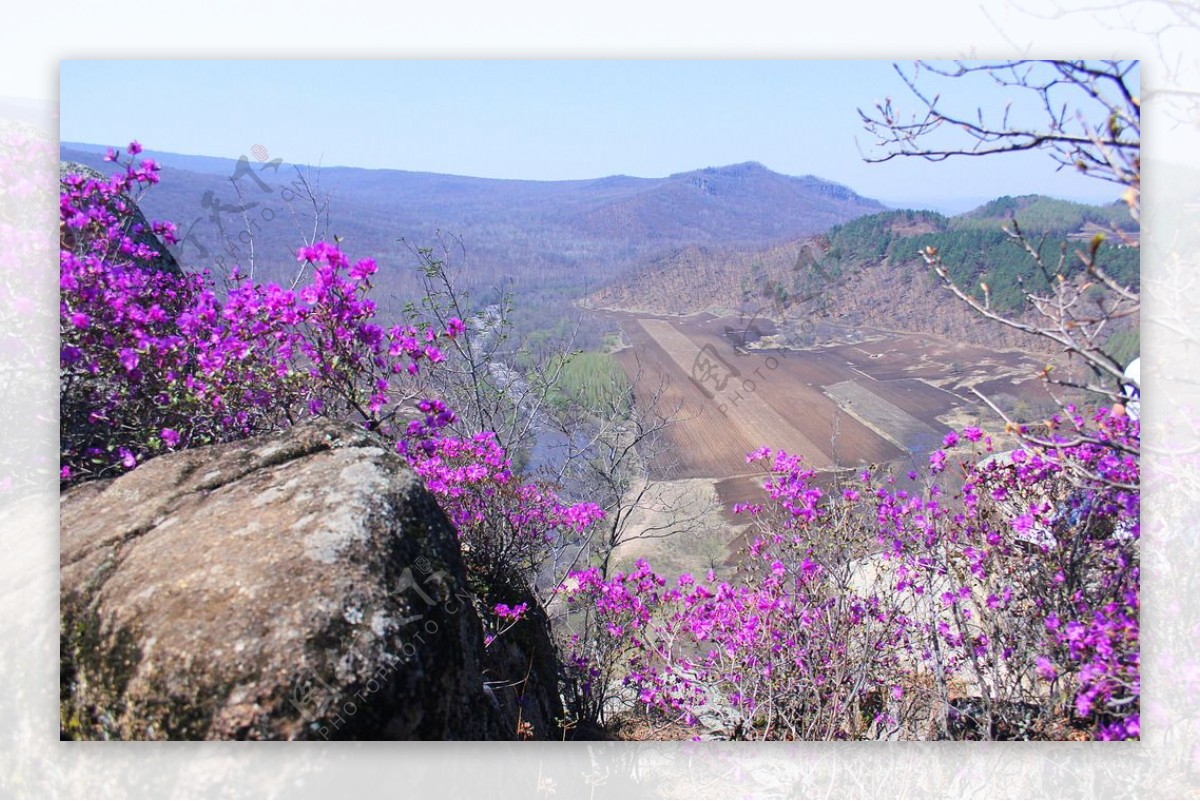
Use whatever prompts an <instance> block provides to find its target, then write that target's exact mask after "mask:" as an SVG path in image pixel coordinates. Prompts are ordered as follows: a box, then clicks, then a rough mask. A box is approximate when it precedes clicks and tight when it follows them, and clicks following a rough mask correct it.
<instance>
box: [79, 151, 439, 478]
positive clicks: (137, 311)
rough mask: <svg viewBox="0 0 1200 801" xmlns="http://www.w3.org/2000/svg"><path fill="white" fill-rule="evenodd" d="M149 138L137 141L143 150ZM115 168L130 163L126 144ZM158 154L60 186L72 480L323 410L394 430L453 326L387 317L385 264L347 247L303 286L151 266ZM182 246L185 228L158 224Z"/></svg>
mask: <svg viewBox="0 0 1200 801" xmlns="http://www.w3.org/2000/svg"><path fill="white" fill-rule="evenodd" d="M139 151H140V147H139V146H138V144H137V143H136V142H134V143H132V144H131V145H130V146H129V154H130V156H134V155H136V154H137V153H138V152H139ZM110 158H111V159H112V160H114V161H116V160H117V156H116V154H114V153H111V152H110ZM157 172H158V167H157V165H155V164H154V162H153V161H152V160H149V159H147V160H143V161H142V162H141V163H140V164H139V165H137V166H134V165H133V163H132V162H130V163H129V164H128V165H127V166H126V167H125V172H124V173H123V174H117V175H115V176H113V178H112V179H110V180H109V181H107V182H105V181H98V180H95V179H87V178H84V177H82V176H68V177H66V178H65V179H64V181H63V186H62V192H61V195H60V213H61V216H60V219H61V227H60V230H61V236H60V240H61V241H60V244H61V247H60V263H61V277H60V290H61V294H60V337H61V345H60V374H61V390H60V399H61V409H62V451H61V461H62V466H61V478H62V480H63V482H71V481H75V480H78V479H80V478H85V477H88V476H96V475H104V474H108V473H113V472H120V471H121V470H126V469H130V468H132V467H134V466H135V465H137V464H138V463H139V462H141V461H143V460H145V459H146V458H148V457H149V456H152V455H154V454H156V453H159V452H162V451H166V450H174V449H177V448H182V447H188V446H192V445H201V444H207V443H212V442H220V441H227V440H231V439H237V438H241V437H245V436H248V435H251V434H254V433H258V432H263V431H269V430H275V429H279V428H282V427H285V426H288V425H291V424H293V423H295V422H297V421H298V420H300V419H302V418H304V417H306V416H313V415H327V416H336V417H343V418H346V417H352V418H357V419H359V420H361V421H362V422H363V423H364V424H365V425H366V426H367V427H368V428H372V429H377V430H381V431H384V432H385V433H389V432H390V431H391V428H392V426H391V422H392V420H393V419H394V418H395V416H396V415H397V414H398V413H399V412H400V410H401V409H402V408H403V404H404V402H405V401H408V400H411V398H412V392H413V390H412V386H411V382H410V381H409V380H408V379H409V378H410V377H411V376H413V375H415V374H416V373H417V372H418V371H419V368H420V365H421V364H422V363H428V364H436V363H438V362H440V361H442V359H443V356H442V353H441V351H440V350H439V348H438V341H439V339H441V338H442V337H453V336H455V335H456V334H457V333H458V332H460V331H461V330H462V329H461V326H462V323H461V321H458V320H454V321H451V324H450V325H449V326H448V327H447V330H446V331H444V332H436V331H434V330H432V329H429V330H425V331H417V330H416V329H414V328H412V327H408V326H394V327H392V328H390V329H389V330H387V331H385V330H384V329H383V328H382V327H381V326H380V325H378V324H377V323H376V322H375V319H374V318H375V305H374V303H373V302H372V301H371V300H370V299H369V298H368V297H367V295H368V292H369V291H370V288H371V282H370V279H371V276H372V275H373V274H374V273H375V271H376V266H375V263H374V261H373V260H371V259H363V260H361V261H358V262H356V263H354V264H351V263H350V261H349V260H348V259H347V258H346V257H345V256H344V255H343V254H342V253H341V251H340V250H339V249H338V248H337V247H336V246H334V245H330V244H328V243H324V242H319V243H317V244H315V245H314V246H312V247H305V248H302V249H301V250H300V251H299V254H298V259H299V261H300V262H301V263H303V264H305V265H307V267H308V268H309V270H308V275H309V278H310V281H309V283H308V284H307V285H305V286H303V287H301V288H300V289H299V291H294V290H291V289H283V288H281V287H279V286H277V285H274V284H268V285H266V286H261V285H257V284H252V283H251V282H250V281H248V280H247V279H245V278H242V277H240V276H238V275H237V274H236V272H235V273H234V275H233V278H232V285H231V286H230V287H229V289H228V291H227V293H225V297H224V298H220V297H219V296H218V293H217V290H216V287H215V286H214V285H213V282H212V280H211V277H210V276H209V275H208V274H203V275H179V274H175V273H169V272H156V271H154V270H153V269H151V268H150V266H149V265H150V262H151V261H152V260H153V258H154V256H155V254H154V253H153V251H151V250H150V249H149V248H147V247H146V245H144V244H138V243H136V242H135V239H134V237H136V236H137V235H138V234H139V233H140V231H138V230H130V229H129V225H128V214H127V212H128V210H129V204H130V202H131V201H130V200H129V199H128V198H130V197H131V196H134V195H137V194H139V193H140V192H141V191H142V190H144V189H145V188H147V187H148V186H149V185H151V184H153V183H155V182H157V180H158V175H157ZM152 226H153V229H154V232H155V233H156V234H158V235H160V236H162V237H163V238H164V239H165V240H166V241H168V242H170V241H174V228H173V226H171V225H169V224H166V223H152Z"/></svg>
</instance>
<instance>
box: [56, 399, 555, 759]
mask: <svg viewBox="0 0 1200 801" xmlns="http://www.w3.org/2000/svg"><path fill="white" fill-rule="evenodd" d="M60 506H61V564H60V567H61V624H62V630H61V640H60V650H61V666H62V667H61V671H62V673H61V699H60V700H61V712H62V721H61V727H62V734H63V736H64V737H71V738H82V739H167V738H170V739H232V738H247V739H321V738H328V739H433V740H442V739H511V738H513V737H515V736H516V734H517V732H516V729H515V726H513V725H512V720H511V718H512V717H514V715H513V710H512V709H511V708H509V709H503V708H502V707H501V705H500V704H498V703H497V702H496V700H495V698H494V697H489V696H491V695H492V694H490V693H487V692H485V689H484V684H485V682H487V681H489V680H492V681H494V680H504V679H514V680H516V681H520V679H521V676H516V677H504V676H486V675H485V673H486V672H487V671H485V663H484V646H483V637H482V630H481V627H480V623H479V619H478V617H477V615H476V613H475V611H474V609H473V607H472V598H471V595H470V593H468V592H467V590H466V587H467V583H466V577H465V575H464V568H463V564H462V560H461V555H460V551H459V546H458V542H457V536H456V534H455V532H454V530H453V528H452V527H451V526H450V524H449V522H448V521H447V519H446V518H445V516H444V514H443V513H442V512H441V510H440V509H439V508H438V507H437V504H436V502H435V499H434V498H433V496H432V495H430V494H429V493H428V492H427V491H426V490H425V489H424V487H423V486H422V485H421V484H420V482H419V480H418V479H417V477H416V476H415V474H414V473H412V471H411V470H409V469H408V467H407V466H406V465H405V464H404V463H403V461H402V460H401V459H400V457H399V456H397V455H396V454H395V453H394V451H393V450H392V449H391V448H390V447H389V446H388V444H387V443H386V442H385V441H384V440H383V439H381V438H379V437H376V436H375V435H372V434H370V433H368V432H366V431H364V430H362V429H361V428H358V427H356V426H352V425H347V424H336V423H331V422H328V421H318V422H313V423H308V424H305V425H302V426H297V427H295V428H293V429H290V430H288V431H286V432H283V433H281V434H275V435H271V436H266V437H260V438H256V439H251V440H246V441H243V442H237V443H232V444H228V445H220V446H214V447H209V448H198V449H194V450H188V451H182V452H179V453H173V454H168V455H166V456H162V457H159V458H157V459H152V460H150V461H148V462H147V463H145V464H144V465H142V466H140V467H139V468H138V469H136V470H134V471H132V472H130V473H128V474H126V475H123V476H121V477H120V478H117V479H113V480H110V481H97V482H91V483H85V484H82V485H79V486H77V487H75V488H72V489H70V490H68V491H66V492H65V493H63V495H62V497H61V501H60ZM511 659H512V661H513V663H521V666H522V668H525V667H526V660H524V659H522V658H521V657H520V656H519V655H515V654H514V655H512V657H511ZM506 661H508V660H506ZM525 700H526V703H528V702H529V700H530V699H528V698H527V699H525ZM556 703H557V699H556V698H554V699H550V700H547V699H546V698H541V699H537V700H536V701H535V704H534V705H535V706H537V707H538V708H539V709H552V708H553V707H554V706H555V704H556ZM549 734H550V733H549V732H546V731H544V730H543V731H538V732H536V736H541V737H544V736H548V735H549Z"/></svg>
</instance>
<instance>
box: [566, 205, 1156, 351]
mask: <svg viewBox="0 0 1200 801" xmlns="http://www.w3.org/2000/svg"><path fill="white" fill-rule="evenodd" d="M1014 219H1015V221H1016V224H1017V227H1018V228H1019V230H1020V231H1022V232H1023V233H1025V234H1026V235H1027V241H1028V243H1029V245H1030V246H1031V247H1032V248H1033V249H1034V250H1036V251H1037V252H1039V253H1040V254H1041V258H1042V262H1043V264H1044V266H1045V267H1046V271H1045V272H1043V271H1042V269H1040V268H1039V267H1038V265H1037V262H1036V260H1035V259H1034V258H1033V257H1032V256H1031V254H1030V253H1029V252H1028V251H1027V250H1026V249H1025V248H1024V247H1023V246H1022V245H1021V243H1019V242H1016V241H1014V240H1013V238H1012V237H1010V236H1009V235H1008V234H1006V233H1005V232H1004V230H1003V229H1004V227H1005V226H1009V227H1010V228H1011V225H1012V221H1013V220H1014ZM1102 231H1108V233H1107V234H1105V235H1104V238H1103V240H1102V241H1100V243H1099V245H1098V250H1097V258H1098V260H1099V261H1100V263H1102V264H1103V265H1104V267H1105V269H1107V270H1108V271H1109V273H1110V274H1111V275H1112V276H1113V277H1114V278H1116V280H1118V281H1119V282H1121V283H1123V284H1127V285H1129V286H1132V287H1134V288H1135V289H1136V288H1138V287H1139V286H1140V270H1139V256H1140V250H1139V248H1138V247H1137V244H1138V227H1137V225H1136V223H1134V221H1133V220H1132V219H1131V218H1130V216H1129V213H1128V209H1127V207H1125V206H1124V204H1122V205H1120V206H1117V205H1114V206H1108V207H1100V206H1088V205H1085V204H1080V203H1072V202H1069V201H1063V200H1056V199H1053V198H1046V197H1040V196H1033V195H1031V196H1024V197H1019V198H1012V197H1003V198H999V199H997V200H994V201H992V202H990V203H987V204H985V205H984V206H981V207H980V208H978V209H976V210H974V211H971V212H969V213H966V214H963V215H959V216H956V217H945V216H943V215H941V214H938V213H936V212H932V211H911V210H900V211H886V212H882V213H880V214H874V215H869V216H864V217H860V218H857V219H855V220H852V221H850V222H847V223H843V224H841V225H837V226H834V227H832V228H831V229H829V231H828V233H827V234H824V235H818V236H815V237H806V238H803V239H798V240H794V241H792V242H788V243H784V244H781V245H776V246H773V247H770V248H766V249H762V250H759V251H756V252H752V253H746V252H733V251H718V250H713V249H708V250H706V249H701V248H689V249H681V250H679V251H676V252H675V253H673V254H670V255H669V256H666V257H662V258H659V259H656V260H654V261H651V262H647V263H645V264H643V265H641V266H640V267H639V268H637V269H636V270H633V271H630V272H629V273H627V274H626V275H625V276H624V277H623V278H622V279H621V280H618V281H615V282H613V283H612V284H611V285H609V286H607V287H604V288H602V289H601V290H599V291H597V292H595V293H593V294H592V295H591V296H590V298H589V299H588V303H589V304H591V305H594V306H596V307H600V308H614V309H635V310H640V311H645V312H652V313H667V314H689V313H693V312H698V311H703V310H743V311H745V310H746V309H747V308H751V309H753V310H754V311H755V312H756V313H757V314H760V315H766V316H772V317H775V318H777V319H784V318H787V319H792V320H794V321H797V322H803V321H812V322H816V321H821V320H826V321H830V322H836V323H841V324H844V325H851V326H864V325H865V326H873V327H878V328H883V329H889V330H906V331H921V332H927V333H934V334H939V335H946V336H953V337H960V338H965V339H966V340H967V341H973V342H979V343H986V344H997V345H1003V346H1011V347H1016V346H1020V347H1027V348H1044V347H1046V343H1045V342H1044V341H1042V342H1039V341H1038V340H1036V339H1034V338H1032V337H1026V336H1023V335H1020V334H1019V333H1017V332H1014V331H1012V330H1001V329H999V328H998V327H997V326H995V325H992V324H989V323H988V322H987V321H985V320H983V319H982V318H980V317H979V315H977V314H975V313H973V312H971V311H970V310H969V309H967V308H966V306H965V305H963V304H961V303H959V302H957V301H955V302H947V301H949V300H951V298H950V294H949V292H948V291H947V290H946V289H945V287H943V286H942V285H941V282H940V280H939V279H937V277H936V276H934V275H933V273H932V271H931V270H930V269H929V268H928V267H927V266H926V264H925V262H924V259H923V258H922V257H921V256H920V253H921V251H923V250H924V249H925V248H927V247H931V246H932V247H935V248H937V250H938V252H939V253H940V254H941V256H942V259H943V261H944V263H945V264H946V265H947V266H948V267H949V269H950V274H951V277H952V278H953V279H954V280H955V281H956V282H957V283H958V284H959V286H961V287H963V288H964V289H966V290H967V291H971V292H974V293H975V294H977V295H978V296H979V297H980V298H981V299H982V295H983V292H982V289H981V286H982V285H983V284H986V285H987V287H988V297H989V301H990V303H991V306H992V308H994V309H996V310H997V311H1000V312H1002V313H1024V312H1028V311H1029V310H1028V309H1025V308H1024V303H1023V299H1022V294H1021V290H1022V286H1024V287H1026V288H1031V289H1037V288H1040V287H1045V286H1047V282H1048V281H1050V280H1054V279H1053V276H1054V272H1055V271H1056V268H1057V265H1058V263H1059V260H1060V258H1063V257H1065V258H1066V259H1068V260H1074V259H1077V258H1078V257H1077V254H1076V251H1077V250H1081V249H1082V250H1084V251H1086V250H1088V249H1089V248H1090V247H1091V246H1092V244H1093V240H1094V238H1095V236H1096V234H1097V233H1100V232H1102ZM1068 263H1071V262H1070V261H1069V262H1068ZM1134 330H1136V326H1134ZM1122 336H1123V337H1124V338H1125V339H1129V337H1130V335H1129V334H1123V335H1122ZM1127 344H1128V343H1127ZM1125 349H1127V350H1128V349H1130V348H1129V347H1126V348H1125ZM1134 349H1136V348H1134Z"/></svg>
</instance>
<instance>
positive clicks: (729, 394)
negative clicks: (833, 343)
mask: <svg viewBox="0 0 1200 801" xmlns="http://www.w3.org/2000/svg"><path fill="white" fill-rule="evenodd" d="M638 324H639V325H640V326H641V327H642V329H643V330H644V331H645V332H646V333H647V334H649V335H650V336H651V337H652V338H653V339H654V340H655V342H656V343H657V344H658V345H659V347H660V348H662V350H663V351H664V352H665V353H666V354H667V355H668V356H669V357H670V358H671V360H672V361H674V363H675V365H676V367H677V368H678V369H679V371H680V372H681V373H682V374H683V376H684V377H685V380H688V381H689V382H691V383H695V382H696V381H697V380H699V383H700V384H701V385H702V386H703V387H705V388H706V389H707V390H708V391H709V392H710V393H711V395H712V398H711V400H710V401H709V403H708V404H707V405H708V407H709V408H708V409H707V410H706V411H709V412H711V411H713V410H714V409H715V411H716V415H711V414H710V415H709V416H708V419H707V420H706V421H705V422H707V423H711V424H716V425H722V424H723V425H726V426H729V427H732V428H733V429H734V430H736V431H737V432H738V434H739V437H740V439H741V441H742V442H743V443H744V444H745V445H746V446H747V447H746V452H749V451H752V450H754V449H756V448H758V447H760V446H762V445H768V446H770V447H773V448H783V449H785V450H787V451H788V452H790V453H800V454H802V455H803V456H804V459H805V461H806V462H807V463H808V464H810V465H812V466H814V467H816V468H818V469H826V468H829V467H832V466H833V461H832V460H831V459H830V457H829V456H828V454H826V452H825V451H824V449H822V448H821V447H820V446H818V445H817V444H816V443H815V442H813V440H812V439H810V438H809V437H808V436H806V435H805V434H804V433H803V432H802V431H800V430H799V429H797V427H796V426H794V425H792V424H791V423H790V422H789V421H788V420H787V419H785V418H784V417H783V415H781V414H780V413H779V412H778V411H776V409H775V408H774V407H773V406H772V405H771V404H770V403H769V402H768V401H767V399H766V393H767V392H769V391H771V380H770V376H769V374H768V372H769V371H771V368H770V365H771V364H773V363H774V364H777V363H778V361H779V360H778V359H777V358H775V357H772V356H759V355H758V354H754V355H748V354H747V355H735V354H733V353H732V348H729V347H728V346H725V349H726V351H727V353H726V354H723V353H722V352H721V348H720V345H721V344H723V343H721V342H719V341H716V342H714V341H713V338H711V337H707V338H700V339H702V341H700V342H696V341H693V339H692V338H691V337H688V336H687V335H685V334H683V333H681V332H680V331H678V330H677V329H676V328H675V327H674V326H673V325H672V324H671V323H670V322H668V321H666V320H653V319H643V320H639V321H638ZM703 340H707V341H703ZM709 368H712V369H713V370H714V371H715V372H718V373H720V375H718V376H714V375H710V374H709V373H708V372H707V370H708V369H709ZM734 371H736V374H735V373H734ZM700 379H704V380H700ZM793 389H794V390H795V391H796V392H797V393H799V392H800V391H801V389H803V388H800V387H794V388H793ZM798 402H800V403H803V399H802V398H800V399H799V400H798Z"/></svg>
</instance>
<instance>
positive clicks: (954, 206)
mask: <svg viewBox="0 0 1200 801" xmlns="http://www.w3.org/2000/svg"><path fill="white" fill-rule="evenodd" d="M127 144H129V143H127V142H126V143H120V144H118V143H113V144H105V143H100V142H82V141H67V140H60V142H59V147H60V148H82V149H87V150H91V151H98V150H102V149H105V148H123V147H124V146H125V145H127ZM139 144H142V145H143V146H145V143H144V142H139ZM145 153H148V154H150V155H152V156H157V157H160V158H161V157H168V158H169V157H178V158H185V159H190V158H206V159H220V160H224V161H232V162H236V161H237V160H238V158H240V157H241V156H242V155H245V156H247V157H249V156H250V154H249V153H243V154H238V155H236V156H226V155H219V154H214V153H180V152H176V151H168V150H162V149H161V148H152V147H146V148H145ZM284 163H286V164H294V165H296V166H304V167H316V168H319V169H349V170H369V171H392V172H409V173H416V174H428V175H444V176H450V177H455V178H468V179H472V180H484V181H529V182H539V183H559V182H561V183H570V182H587V181H595V180H603V179H605V178H634V179H638V180H659V179H665V178H669V177H671V175H677V174H680V173H671V174H668V175H631V174H629V173H612V174H608V175H594V176H590V177H586V178H561V179H549V180H547V179H537V178H493V177H490V176H486V175H468V174H464V173H437V172H430V171H428V170H408V169H403V168H397V167H363V166H360V165H355V164H311V163H305V162H293V161H288V160H286V159H285V160H284ZM746 163H756V164H759V165H760V166H762V167H764V168H765V169H767V170H769V171H771V172H775V173H777V174H780V175H785V176H788V177H796V178H805V177H811V178H817V179H819V180H822V181H826V182H828V183H834V184H840V185H842V186H846V187H847V188H849V189H850V190H852V191H854V192H855V193H857V194H858V195H860V196H862V197H864V198H867V199H868V200H877V201H879V202H880V203H882V204H884V205H885V206H887V207H889V208H894V209H905V208H907V209H914V210H921V209H925V210H931V211H937V212H939V213H942V214H945V215H947V216H953V215H955V214H961V213H964V212H967V211H971V210H972V209H975V208H978V207H979V206H982V205H984V204H986V203H988V202H990V201H992V200H995V199H996V198H998V197H1003V196H1004V194H1010V195H1015V194H1040V195H1044V196H1046V197H1051V198H1056V199H1059V200H1068V201H1073V202H1077V203H1088V204H1093V205H1104V204H1106V203H1108V202H1113V201H1115V200H1117V198H1113V200H1110V201H1105V200H1103V199H1096V198H1092V197H1081V196H1075V195H1067V194H1062V193H1058V194H1054V193H1050V192H1033V191H1030V192H1021V193H1001V194H995V195H937V196H925V197H922V196H912V197H884V196H875V195H870V194H867V193H866V192H863V191H861V190H860V189H859V188H858V187H856V186H854V185H852V184H847V183H845V182H843V181H840V180H837V179H834V178H830V177H829V176H826V175H819V174H811V173H810V174H806V175H795V174H793V173H786V172H781V171H779V170H775V169H773V168H772V167H771V165H769V164H764V163H763V162H762V161H760V160H757V159H749V160H747V161H742V162H737V163H730V164H703V165H696V166H695V167H693V168H692V169H689V170H683V171H682V172H683V173H689V172H696V171H700V170H706V169H723V168H727V167H733V166H737V165H738V164H746Z"/></svg>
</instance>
